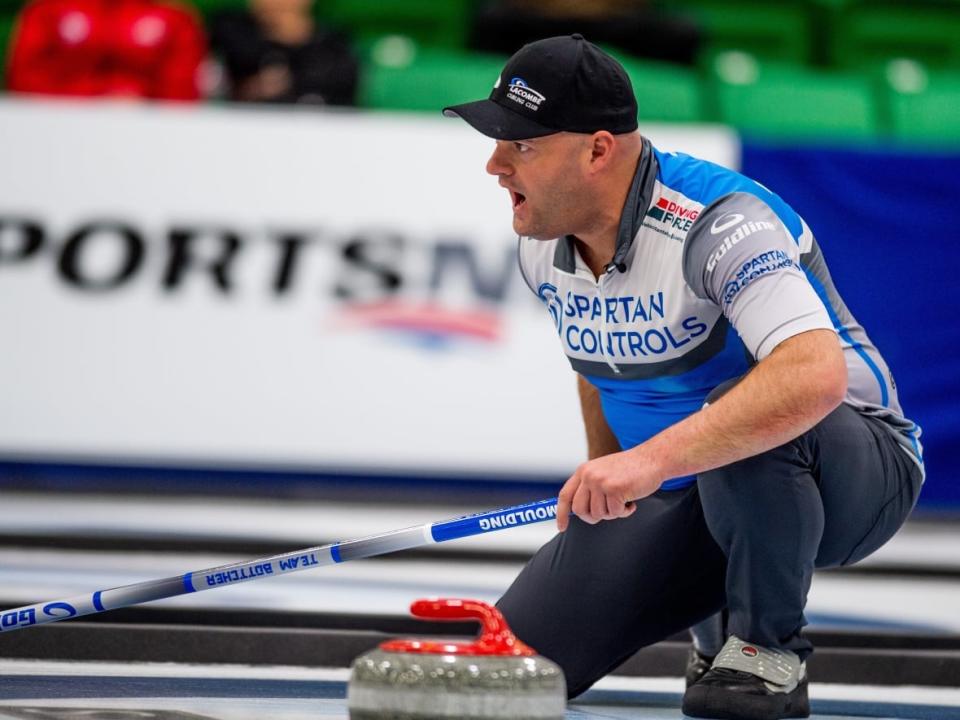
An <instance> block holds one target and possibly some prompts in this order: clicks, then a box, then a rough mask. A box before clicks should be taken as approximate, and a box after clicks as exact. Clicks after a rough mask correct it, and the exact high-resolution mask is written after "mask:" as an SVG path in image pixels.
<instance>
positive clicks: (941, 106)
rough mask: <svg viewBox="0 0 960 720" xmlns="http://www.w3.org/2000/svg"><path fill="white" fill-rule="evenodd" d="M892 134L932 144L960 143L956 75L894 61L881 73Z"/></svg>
mask: <svg viewBox="0 0 960 720" xmlns="http://www.w3.org/2000/svg"><path fill="white" fill-rule="evenodd" d="M884 79H885V81H886V82H885V89H886V95H885V101H886V108H887V112H888V114H889V119H890V129H891V132H892V134H893V136H894V137H896V138H898V139H902V140H907V141H915V142H921V143H924V144H933V145H947V144H949V145H954V146H955V145H958V144H960V76H958V74H957V73H955V72H944V71H940V72H936V71H928V70H927V69H926V68H924V67H923V66H922V65H920V64H919V63H916V62H913V61H909V60H895V61H892V62H890V63H889V64H888V65H887V68H886V72H885V74H884Z"/></svg>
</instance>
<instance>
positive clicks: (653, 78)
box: [617, 54, 709, 123]
mask: <svg viewBox="0 0 960 720" xmlns="http://www.w3.org/2000/svg"><path fill="white" fill-rule="evenodd" d="M617 59H618V60H620V62H621V63H622V64H623V67H624V69H625V70H626V71H627V74H628V75H629V76H630V82H631V83H632V84H633V91H634V94H636V96H637V106H638V109H639V118H640V121H641V123H642V122H643V121H645V120H646V121H651V122H705V121H706V120H708V119H709V118H708V116H707V113H706V110H705V108H706V103H705V101H704V83H703V81H702V80H701V78H700V76H699V74H698V73H697V72H695V71H693V70H689V69H687V68H684V67H680V66H678V65H671V64H669V63H659V62H649V61H644V60H638V59H636V58H631V57H627V56H623V55H621V54H617Z"/></svg>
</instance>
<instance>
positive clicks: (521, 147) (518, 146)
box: [513, 143, 530, 153]
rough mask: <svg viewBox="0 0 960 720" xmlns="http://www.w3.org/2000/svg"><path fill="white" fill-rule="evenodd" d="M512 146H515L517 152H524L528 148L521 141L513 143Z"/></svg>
mask: <svg viewBox="0 0 960 720" xmlns="http://www.w3.org/2000/svg"><path fill="white" fill-rule="evenodd" d="M513 147H514V148H516V150H517V152H518V153H525V152H527V150H529V149H530V146H529V145H524V144H523V143H514V144H513Z"/></svg>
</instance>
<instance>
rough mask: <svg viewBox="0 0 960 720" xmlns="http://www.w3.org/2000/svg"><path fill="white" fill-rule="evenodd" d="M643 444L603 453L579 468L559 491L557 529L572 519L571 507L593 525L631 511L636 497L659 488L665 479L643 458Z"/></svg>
mask: <svg viewBox="0 0 960 720" xmlns="http://www.w3.org/2000/svg"><path fill="white" fill-rule="evenodd" d="M642 448H643V446H642V445H641V446H638V447H635V448H633V449H631V450H626V451H623V452H618V453H613V454H612V455H604V456H603V457H599V458H597V459H595V460H590V461H589V462H585V463H584V464H583V465H581V466H580V467H578V468H577V471H576V472H575V473H573V475H572V476H571V477H570V479H569V480H567V482H566V483H565V484H564V486H563V489H562V490H561V491H560V497H559V502H558V503H557V529H558V530H559V531H560V532H563V531H564V530H566V529H567V526H568V525H569V523H570V512H571V510H572V511H573V512H574V513H575V514H576V516H577V517H578V518H580V519H581V520H583V521H584V522H588V523H590V524H591V525H593V524H594V523H598V522H600V521H601V520H613V519H615V518H624V517H627V516H629V515H632V514H633V512H634V511H635V510H636V509H637V507H636V505H635V504H634V502H633V501H634V500H639V499H640V498H643V497H646V496H647V495H650V494H652V493H654V492H656V491H657V488H659V487H660V485H661V483H663V481H664V480H665V478H664V477H661V476H660V475H659V474H658V473H657V472H656V471H654V470H653V468H651V467H650V466H649V465H647V464H646V463H644V462H643V461H642V460H641V452H642Z"/></svg>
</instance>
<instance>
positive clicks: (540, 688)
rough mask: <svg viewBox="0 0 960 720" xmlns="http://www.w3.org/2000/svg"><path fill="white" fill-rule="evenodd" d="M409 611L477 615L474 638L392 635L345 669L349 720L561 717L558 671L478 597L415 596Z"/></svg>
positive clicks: (439, 616)
mask: <svg viewBox="0 0 960 720" xmlns="http://www.w3.org/2000/svg"><path fill="white" fill-rule="evenodd" d="M410 612H411V613H413V615H414V616H416V617H419V618H424V619H428V620H451V621H455V620H468V619H473V620H478V621H480V623H481V632H480V635H479V636H478V637H477V638H476V640H475V641H473V642H460V643H458V642H446V641H440V640H391V641H388V642H385V643H382V644H381V645H380V647H379V648H377V649H375V650H372V651H370V652H368V653H365V654H363V655H361V656H360V657H358V658H357V659H356V660H355V661H354V662H353V666H352V668H351V671H350V682H349V684H348V686H347V706H348V708H349V711H350V719H351V720H453V719H456V720H495V719H497V720H498V719H500V718H509V719H510V720H561V719H562V718H563V715H564V709H565V707H566V699H567V690H566V682H565V680H564V677H563V671H562V670H560V668H559V667H558V666H557V665H556V664H555V663H552V662H550V661H549V660H547V659H546V658H543V657H540V656H539V655H537V654H536V652H535V651H534V650H533V649H532V648H530V647H529V646H528V645H525V644H524V643H522V642H521V641H520V640H518V639H517V637H516V636H515V635H514V634H513V632H512V631H511V630H510V628H509V627H508V626H507V623H506V620H504V618H503V615H501V614H500V611H499V610H497V609H496V608H494V607H492V606H490V605H488V604H486V603H483V602H480V601H477V600H458V599H438V600H417V601H416V602H414V603H413V604H412V605H411V606H410Z"/></svg>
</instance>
